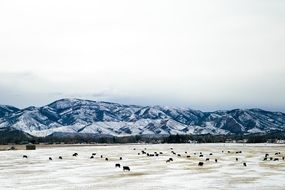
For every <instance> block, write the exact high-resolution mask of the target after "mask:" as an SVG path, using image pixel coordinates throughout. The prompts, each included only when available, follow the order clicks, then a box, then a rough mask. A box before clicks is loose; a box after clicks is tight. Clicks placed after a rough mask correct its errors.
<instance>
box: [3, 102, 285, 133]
mask: <svg viewBox="0 0 285 190" xmlns="http://www.w3.org/2000/svg"><path fill="white" fill-rule="evenodd" d="M1 130H2V131H3V130H17V131H22V132H24V133H26V134H28V135H31V136H35V137H46V136H49V135H55V134H56V135H61V136H64V135H70V134H88V135H97V136H104V135H110V136H131V135H157V136H159V135H170V134H250V133H268V132H271V131H285V114H284V113H281V112H270V111H265V110H261V109H234V110H229V111H215V112H202V111H198V110H192V109H188V108H187V109H185V108H170V107H165V106H137V105H122V104H117V103H110V102H96V101H90V100H81V99H61V100H58V101H55V102H53V103H51V104H49V105H46V106H43V107H32V106H31V107H28V108H25V109H18V108H16V107H13V106H6V105H4V106H0V131H1Z"/></svg>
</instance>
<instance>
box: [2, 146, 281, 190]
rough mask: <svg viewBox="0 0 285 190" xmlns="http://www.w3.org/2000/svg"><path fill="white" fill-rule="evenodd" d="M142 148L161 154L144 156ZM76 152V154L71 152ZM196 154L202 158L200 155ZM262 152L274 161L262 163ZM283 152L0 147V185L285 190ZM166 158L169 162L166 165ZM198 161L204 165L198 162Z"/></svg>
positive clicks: (264, 149)
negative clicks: (124, 167) (3, 148)
mask: <svg viewBox="0 0 285 190" xmlns="http://www.w3.org/2000/svg"><path fill="white" fill-rule="evenodd" d="M171 148H173V151H174V152H175V153H176V155H175V154H173V153H171V151H172V150H171ZM142 150H144V151H145V152H147V153H151V154H153V153H154V152H157V153H160V152H162V154H159V156H154V157H148V156H147V155H145V154H142V152H141V151H142ZM185 151H187V153H185ZM228 151H230V152H228ZM237 151H242V153H240V154H236V152H237ZM75 152H76V153H78V156H77V157H73V156H72V154H73V153H75ZM200 152H202V154H203V155H204V156H203V157H199V154H200ZM276 152H281V154H279V155H275V153H276ZM92 153H96V156H95V157H94V159H90V156H91V154H92ZM138 153H140V155H138ZM194 153H196V155H195V154H194ZM210 153H212V154H213V155H210ZM266 153H269V157H273V158H279V161H263V158H264V155H265V154H266ZM178 154H181V156H180V157H179V156H178ZM23 155H27V156H28V158H27V159H26V158H23ZM101 155H103V158H101ZM187 155H188V156H189V155H190V156H191V157H190V158H189V157H188V158H187ZM59 156H62V157H63V159H62V160H60V159H59V158H58V157H59ZM283 156H285V146H281V145H271V144H258V145H256V144H251V145H249V144H246V145H242V144H196V145H195V144H159V145H109V146H103V145H102V146H71V147H45V148H39V149H37V150H34V151H32V150H31V151H26V150H17V151H0V188H1V189H27V190H33V189H120V190H133V189H136V190H140V189H142V190H148V189H164V190H165V189H177V190H178V189H190V190H191V189H199V190H200V189H222V190H226V189H239V190H240V189H251V190H253V189H258V190H263V189H268V190H269V189H270V190H274V189H278V190H279V189H285V161H284V160H282V157H283ZM49 157H52V160H49ZM105 157H108V159H109V160H108V161H105ZM120 157H122V160H120V159H119V158H120ZM170 157H171V158H173V162H170V163H166V160H167V159H169V158H170ZM206 158H210V161H205V159H206ZM236 158H238V161H236ZM215 159H217V160H218V162H217V163H216V162H215ZM199 161H203V162H204V166H198V162H199ZM244 162H246V164H247V166H246V167H245V166H243V163H244ZM116 163H120V164H121V166H129V167H130V169H131V171H123V170H122V168H115V164H116Z"/></svg>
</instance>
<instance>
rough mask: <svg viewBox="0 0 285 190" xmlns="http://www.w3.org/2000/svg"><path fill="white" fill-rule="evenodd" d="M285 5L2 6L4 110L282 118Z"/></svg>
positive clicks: (245, 0) (226, 1)
mask: <svg viewBox="0 0 285 190" xmlns="http://www.w3.org/2000/svg"><path fill="white" fill-rule="evenodd" d="M284 10H285V2H284V1H281V0H275V1H274V0H273V1H265V0H264V1H262V0H256V1H254V0H239V1H234V0H223V1H212V0H208V1H203V0H202V1H188V0H187V1H168V0H160V1H153V0H152V1H150V0H149V1H137V0H129V1H126V0H123V1H116V0H104V1H91V0H90V1H72V0H64V1H55V0H50V1H36V0H34V1H29V0H28V1H20V0H19V1H5V0H4V1H1V2H0V92H1V93H0V104H12V105H16V106H19V107H25V106H28V105H44V104H47V103H49V102H50V101H52V100H55V99H57V98H63V97H78V98H88V99H93V100H106V101H117V102H121V103H132V104H143V105H144V104H145V105H147V104H164V105H171V106H184V107H193V108H196V109H202V110H216V109H230V108H236V107H239V108H249V107H261V108H265V109H271V110H281V111H285V99H284V95H285V85H284V84H285V77H284V76H285V56H284V55H285V35H284V34H285V24H284V23H285V11H284Z"/></svg>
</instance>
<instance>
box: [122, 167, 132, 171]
mask: <svg viewBox="0 0 285 190" xmlns="http://www.w3.org/2000/svg"><path fill="white" fill-rule="evenodd" d="M123 171H131V169H130V167H129V166H123Z"/></svg>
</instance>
